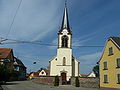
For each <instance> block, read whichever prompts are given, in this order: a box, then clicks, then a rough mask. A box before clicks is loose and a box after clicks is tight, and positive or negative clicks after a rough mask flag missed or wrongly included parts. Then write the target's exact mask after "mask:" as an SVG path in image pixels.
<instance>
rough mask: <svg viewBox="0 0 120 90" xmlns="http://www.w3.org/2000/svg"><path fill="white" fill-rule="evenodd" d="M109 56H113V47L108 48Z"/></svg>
mask: <svg viewBox="0 0 120 90" xmlns="http://www.w3.org/2000/svg"><path fill="white" fill-rule="evenodd" d="M108 55H109V56H111V55H113V47H110V48H109V54H108Z"/></svg>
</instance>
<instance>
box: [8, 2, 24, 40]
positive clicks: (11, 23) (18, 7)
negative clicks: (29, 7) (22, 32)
mask: <svg viewBox="0 0 120 90" xmlns="http://www.w3.org/2000/svg"><path fill="white" fill-rule="evenodd" d="M21 3H22V0H20V2H19V4H18V7H17V9H16V12H15V15H14V17H13V20H12V22H11V24H10V27H9V30H8V33H7V35H6V39H7V38H8V35H9V33H10V31H11V29H12V26H13V23H14V21H15V18H16V15H17V13H18V10H19V8H20V6H21Z"/></svg>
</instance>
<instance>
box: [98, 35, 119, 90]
mask: <svg viewBox="0 0 120 90" xmlns="http://www.w3.org/2000/svg"><path fill="white" fill-rule="evenodd" d="M99 65H100V87H101V88H105V90H109V89H110V90H111V89H114V90H115V89H120V37H110V38H109V39H108V40H107V42H106V45H105V47H104V51H103V54H102V56H101V59H100V61H99Z"/></svg>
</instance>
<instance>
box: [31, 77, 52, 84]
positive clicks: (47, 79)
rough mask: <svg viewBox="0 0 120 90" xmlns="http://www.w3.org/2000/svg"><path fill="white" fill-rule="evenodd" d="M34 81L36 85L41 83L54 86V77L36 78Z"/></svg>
mask: <svg viewBox="0 0 120 90" xmlns="http://www.w3.org/2000/svg"><path fill="white" fill-rule="evenodd" d="M32 81H33V82H35V83H40V84H51V85H53V82H54V77H35V78H34V79H33V80H32Z"/></svg>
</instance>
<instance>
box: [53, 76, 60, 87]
mask: <svg viewBox="0 0 120 90" xmlns="http://www.w3.org/2000/svg"><path fill="white" fill-rule="evenodd" d="M54 86H59V77H58V76H55V81H54Z"/></svg>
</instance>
